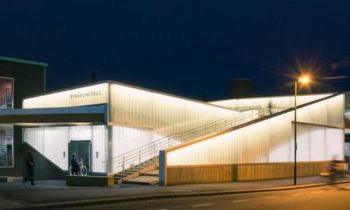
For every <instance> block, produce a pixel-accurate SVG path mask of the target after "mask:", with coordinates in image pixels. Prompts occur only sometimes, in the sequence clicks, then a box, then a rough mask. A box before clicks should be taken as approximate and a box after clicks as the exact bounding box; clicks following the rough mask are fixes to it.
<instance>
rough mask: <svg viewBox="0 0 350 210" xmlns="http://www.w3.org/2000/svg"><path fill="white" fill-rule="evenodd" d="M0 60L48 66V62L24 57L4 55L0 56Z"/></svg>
mask: <svg viewBox="0 0 350 210" xmlns="http://www.w3.org/2000/svg"><path fill="white" fill-rule="evenodd" d="M0 60H3V61H10V62H15V63H24V64H31V65H36V66H43V67H47V66H48V64H47V63H44V62H38V61H31V60H25V59H19V58H11V57H5V56H0Z"/></svg>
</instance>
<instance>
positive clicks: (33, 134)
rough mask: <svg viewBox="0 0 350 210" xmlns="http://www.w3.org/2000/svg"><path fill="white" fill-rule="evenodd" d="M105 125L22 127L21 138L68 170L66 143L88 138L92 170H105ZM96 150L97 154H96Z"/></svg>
mask: <svg viewBox="0 0 350 210" xmlns="http://www.w3.org/2000/svg"><path fill="white" fill-rule="evenodd" d="M106 139H107V138H106V126H70V127H40V128H24V129H23V140H24V141H25V142H27V143H28V144H29V145H31V146H32V147H33V148H35V149H36V150H37V151H38V152H40V153H41V154H43V155H44V156H45V157H47V158H48V159H49V160H50V161H52V162H53V163H55V164H56V165H57V166H59V167H60V168H61V169H62V170H68V161H69V159H70V157H68V143H69V142H70V141H79V140H90V141H91V143H92V171H93V172H106V169H105V164H104V161H106ZM96 152H98V154H99V155H98V156H97V155H96Z"/></svg>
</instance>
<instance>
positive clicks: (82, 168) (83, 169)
mask: <svg viewBox="0 0 350 210" xmlns="http://www.w3.org/2000/svg"><path fill="white" fill-rule="evenodd" d="M87 174H88V170H87V167H86V166H85V165H84V163H83V159H81V160H80V161H79V171H78V173H77V174H73V173H72V166H69V175H81V176H87Z"/></svg>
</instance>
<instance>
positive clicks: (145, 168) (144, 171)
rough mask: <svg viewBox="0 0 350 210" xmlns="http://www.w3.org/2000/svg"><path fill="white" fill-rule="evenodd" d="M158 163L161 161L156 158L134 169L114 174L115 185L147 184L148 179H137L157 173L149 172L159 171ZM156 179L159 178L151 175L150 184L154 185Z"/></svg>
mask: <svg viewBox="0 0 350 210" xmlns="http://www.w3.org/2000/svg"><path fill="white" fill-rule="evenodd" d="M158 161H159V159H158V157H154V158H152V159H149V160H147V161H145V162H142V163H141V164H138V165H135V166H133V167H130V168H129V169H126V170H124V171H121V172H119V173H116V174H114V184H121V183H129V184H147V181H146V179H147V178H146V179H142V178H139V179H136V178H138V177H141V176H146V177H147V176H148V174H152V173H155V172H152V173H149V172H151V171H155V170H156V169H158ZM155 177H156V178H157V179H158V176H155V175H151V178H149V179H148V180H149V182H148V184H154V183H155ZM135 179H136V180H135ZM133 180H134V181H133ZM140 180H141V181H140ZM142 180H144V181H142ZM157 183H158V181H157ZM155 184H156V183H155Z"/></svg>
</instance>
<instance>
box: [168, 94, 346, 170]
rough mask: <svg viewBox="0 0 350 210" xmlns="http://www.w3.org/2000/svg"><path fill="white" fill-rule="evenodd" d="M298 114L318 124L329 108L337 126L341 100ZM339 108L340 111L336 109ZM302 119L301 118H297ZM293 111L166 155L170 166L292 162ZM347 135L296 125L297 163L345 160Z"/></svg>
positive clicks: (336, 98) (306, 109) (329, 101)
mask: <svg viewBox="0 0 350 210" xmlns="http://www.w3.org/2000/svg"><path fill="white" fill-rule="evenodd" d="M318 103H325V104H327V106H324V105H319V104H315V105H311V106H307V107H304V108H302V110H299V111H298V114H299V115H304V116H300V118H302V119H303V120H305V121H307V122H309V123H315V124H318V123H317V122H314V120H315V119H316V120H318V119H323V118H324V117H325V116H322V117H321V118H315V116H316V113H319V112H325V113H329V112H328V111H327V110H328V106H329V105H331V106H334V107H335V109H338V110H337V111H334V112H332V114H326V116H327V118H326V121H325V122H330V120H329V119H328V118H329V117H331V116H332V117H333V116H337V117H339V118H340V119H338V118H336V117H335V118H334V119H333V121H332V122H335V124H338V122H340V121H342V119H343V117H342V116H341V115H339V113H341V111H340V110H339V107H341V106H340V105H338V103H340V104H343V100H342V97H341V96H340V97H334V98H330V99H328V100H325V101H321V102H318ZM337 107H338V108H337ZM298 119H299V117H298ZM293 121H294V112H288V113H285V114H283V115H279V116H276V117H273V118H270V119H268V120H264V121H261V122H259V123H255V124H252V125H249V126H247V127H244V128H241V129H238V130H235V131H232V132H230V133H226V134H224V135H221V136H218V137H214V138H211V139H208V140H205V141H201V142H199V143H196V144H192V145H189V146H187V147H183V148H180V149H177V150H174V151H170V152H168V153H167V164H168V165H203V164H231V163H258V162H292V161H293V160H294V123H292V122H293ZM343 142H344V134H343V129H342V128H339V129H337V128H329V127H322V126H316V125H311V124H299V125H298V126H297V144H298V150H297V160H298V161H312V160H329V159H330V158H331V156H332V155H334V154H336V155H338V156H339V157H338V158H342V155H343Z"/></svg>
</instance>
